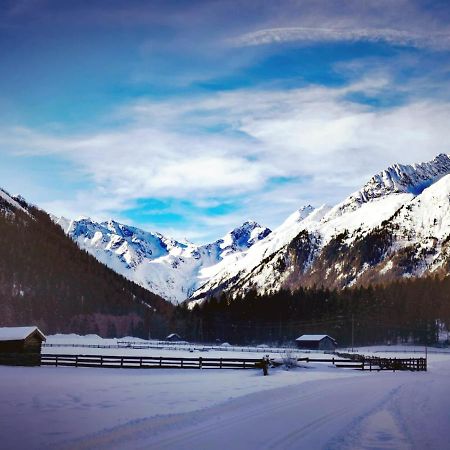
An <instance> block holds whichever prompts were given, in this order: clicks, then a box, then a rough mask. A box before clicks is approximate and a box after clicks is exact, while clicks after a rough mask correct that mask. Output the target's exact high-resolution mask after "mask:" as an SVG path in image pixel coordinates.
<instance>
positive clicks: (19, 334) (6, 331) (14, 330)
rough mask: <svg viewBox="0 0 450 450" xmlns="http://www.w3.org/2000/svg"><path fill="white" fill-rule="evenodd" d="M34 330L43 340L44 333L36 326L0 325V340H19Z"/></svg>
mask: <svg viewBox="0 0 450 450" xmlns="http://www.w3.org/2000/svg"><path fill="white" fill-rule="evenodd" d="M35 331H37V332H38V333H39V334H40V335H41V336H42V339H43V340H44V341H45V335H44V333H43V332H42V331H41V330H40V329H39V328H38V327H0V341H21V340H23V339H26V338H27V337H28V336H29V335H30V334H32V333H34V332H35Z"/></svg>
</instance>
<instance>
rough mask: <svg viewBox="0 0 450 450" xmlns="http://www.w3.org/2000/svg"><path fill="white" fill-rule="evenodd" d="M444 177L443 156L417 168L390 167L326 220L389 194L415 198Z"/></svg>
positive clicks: (449, 169)
mask: <svg viewBox="0 0 450 450" xmlns="http://www.w3.org/2000/svg"><path fill="white" fill-rule="evenodd" d="M448 173H450V158H449V157H448V155H445V154H440V155H438V156H436V158H434V159H433V160H431V161H428V162H424V163H420V164H413V165H403V164H394V165H393V166H390V167H388V168H387V169H386V170H383V171H382V172H380V173H378V174H376V175H374V176H373V177H372V178H371V179H370V180H369V181H368V182H367V183H366V184H365V185H364V186H363V188H362V189H361V190H359V191H357V192H354V193H353V194H351V195H350V196H349V197H348V198H347V199H346V200H344V201H343V202H342V203H340V204H339V205H337V206H336V207H335V208H333V212H332V213H330V216H333V217H335V216H337V215H341V214H344V213H345V212H349V211H353V210H355V209H357V208H359V207H360V206H361V205H362V204H364V203H367V202H370V201H371V200H373V199H376V198H382V197H386V196H387V195H390V194H402V193H409V194H412V195H418V194H420V193H421V192H422V191H423V190H424V189H425V188H426V187H428V186H430V185H431V184H433V183H434V182H435V181H437V180H439V179H440V178H441V177H443V176H444V175H447V174H448Z"/></svg>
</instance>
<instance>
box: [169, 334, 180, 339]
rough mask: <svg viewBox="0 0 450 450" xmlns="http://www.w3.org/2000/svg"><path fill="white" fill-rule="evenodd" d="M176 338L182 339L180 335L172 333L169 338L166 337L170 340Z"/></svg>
mask: <svg viewBox="0 0 450 450" xmlns="http://www.w3.org/2000/svg"><path fill="white" fill-rule="evenodd" d="M174 337H177V338H179V337H180V335H179V334H177V333H171V334H169V336H167V337H166V339H170V338H174Z"/></svg>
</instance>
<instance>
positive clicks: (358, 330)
mask: <svg viewBox="0 0 450 450" xmlns="http://www.w3.org/2000/svg"><path fill="white" fill-rule="evenodd" d="M175 322H176V326H177V327H178V329H179V331H180V333H182V334H183V335H184V336H185V337H186V339H192V340H199V341H209V342H212V341H216V340H217V341H229V342H230V343H237V344H258V343H278V344H286V343H292V342H293V340H295V338H297V337H298V336H300V335H302V334H329V335H331V336H333V337H334V338H335V339H337V341H338V343H339V345H342V346H350V345H352V342H353V343H354V345H373V344H389V343H392V344H394V343H400V342H402V343H406V342H409V343H416V344H425V343H428V344H434V343H437V342H438V337H439V332H440V330H442V329H443V328H444V329H445V328H446V329H448V328H449V325H450V278H448V277H446V278H438V277H433V278H432V277H428V278H419V279H408V280H401V281H396V282H392V283H389V284H385V285H376V286H369V287H355V288H346V289H342V290H330V289H326V288H322V287H313V288H299V289H297V290H295V291H294V292H291V291H289V290H281V291H279V292H276V293H273V294H266V295H258V294H257V293H256V292H255V291H249V292H247V294H246V295H244V296H241V297H233V296H230V295H227V294H226V293H222V294H221V295H219V296H214V297H210V298H208V299H206V300H205V301H204V302H203V303H202V304H199V305H196V306H195V307H194V308H193V309H192V310H190V309H189V308H188V307H187V305H186V304H185V305H180V306H179V307H177V309H176V311H175Z"/></svg>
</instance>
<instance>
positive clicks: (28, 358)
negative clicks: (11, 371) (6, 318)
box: [0, 327, 46, 365]
mask: <svg viewBox="0 0 450 450" xmlns="http://www.w3.org/2000/svg"><path fill="white" fill-rule="evenodd" d="M45 340H46V338H45V336H44V333H42V331H41V330H40V329H39V328H38V327H0V364H8V365H39V364H40V353H41V346H42V342H44V341H45Z"/></svg>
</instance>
